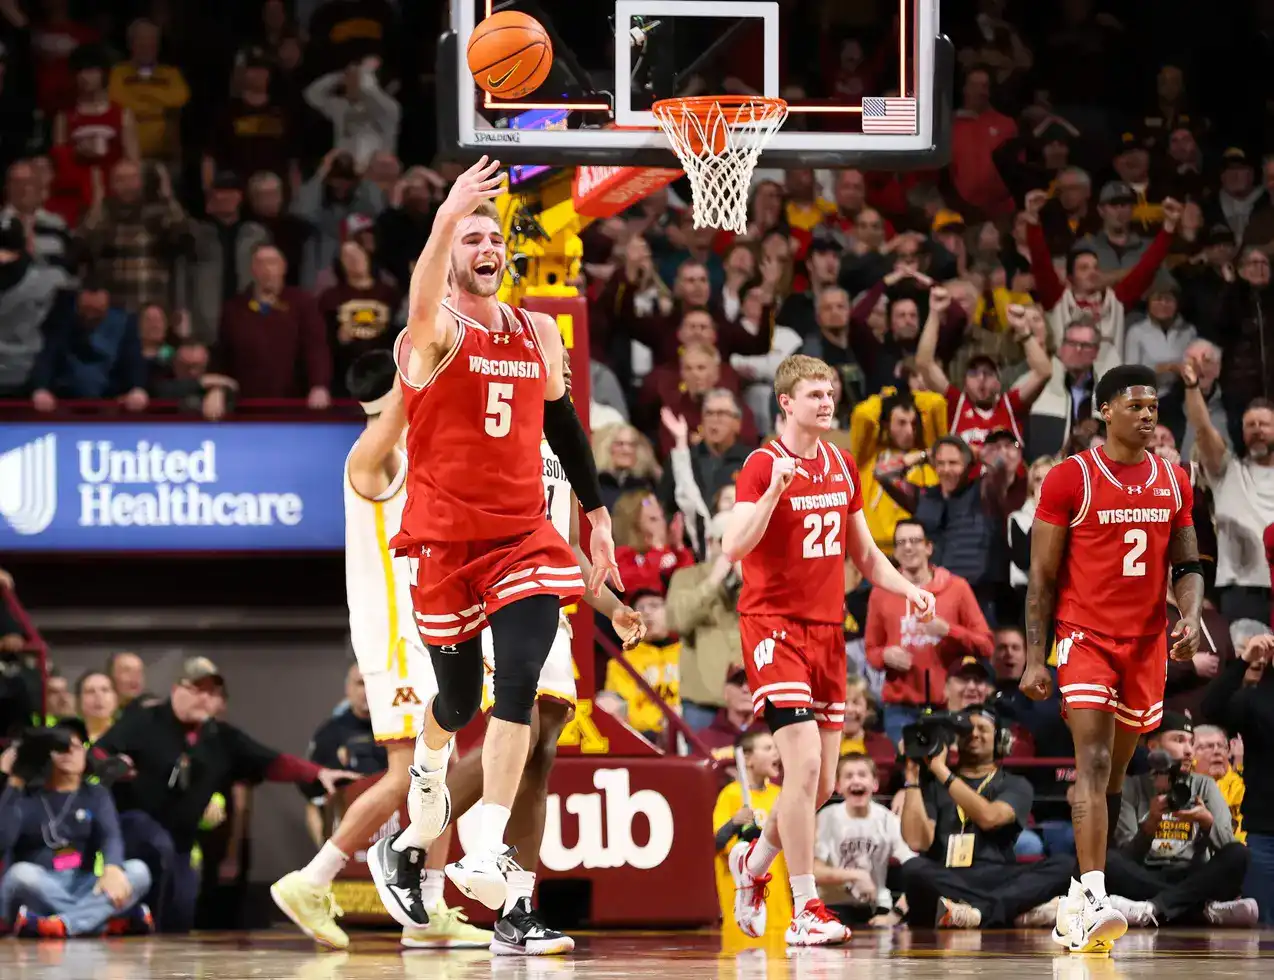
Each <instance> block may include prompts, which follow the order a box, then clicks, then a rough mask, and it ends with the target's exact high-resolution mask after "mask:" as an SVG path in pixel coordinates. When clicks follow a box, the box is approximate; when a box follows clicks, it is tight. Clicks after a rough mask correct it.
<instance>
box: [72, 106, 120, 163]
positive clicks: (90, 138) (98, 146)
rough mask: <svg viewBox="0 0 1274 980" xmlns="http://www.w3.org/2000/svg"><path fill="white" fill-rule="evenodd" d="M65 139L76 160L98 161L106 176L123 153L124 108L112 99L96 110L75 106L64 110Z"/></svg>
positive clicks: (82, 161) (84, 161)
mask: <svg viewBox="0 0 1274 980" xmlns="http://www.w3.org/2000/svg"><path fill="white" fill-rule="evenodd" d="M66 142H67V145H68V146H70V147H71V148H72V149H73V150H74V151H75V158H76V160H78V161H79V162H80V163H82V164H94V165H100V166H101V167H102V168H103V170H104V171H105V172H104V173H103V177H105V176H106V175H107V174H108V173H109V172H110V168H111V167H113V166H115V164H116V163H118V162H119V160H120V158H121V157H123V155H124V110H123V109H121V108H120V107H119V106H117V105H116V104H115V103H114V102H112V103H110V104H109V105H107V107H106V110H105V111H104V112H96V113H87V112H81V111H80V108H79V106H75V107H74V108H72V109H71V110H70V111H69V112H67V114H66Z"/></svg>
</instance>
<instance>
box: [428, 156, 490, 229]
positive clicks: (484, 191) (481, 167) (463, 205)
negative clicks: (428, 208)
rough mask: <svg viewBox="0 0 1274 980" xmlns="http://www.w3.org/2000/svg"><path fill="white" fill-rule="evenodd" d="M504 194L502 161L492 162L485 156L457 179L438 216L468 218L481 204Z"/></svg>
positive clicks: (439, 209)
mask: <svg viewBox="0 0 1274 980" xmlns="http://www.w3.org/2000/svg"><path fill="white" fill-rule="evenodd" d="M502 193H504V174H502V173H500V161H499V160H490V159H489V158H488V157H487V156H486V155H485V154H484V155H483V156H482V157H481V158H480V159H479V160H478V162H477V163H475V164H474V165H473V166H472V167H470V168H469V169H468V170H466V171H465V172H464V173H462V174H461V175H460V176H459V177H457V178H456V182H455V183H454V184H452V185H451V191H450V193H448V194H447V199H446V200H445V201H443V202H442V205H441V206H440V207H439V208H438V214H439V215H443V216H447V217H452V218H467V217H468V216H469V215H471V214H472V213H473V209H474V208H476V207H477V206H478V205H479V204H481V203H483V202H484V201H490V200H491V199H492V198H495V197H499V196H500V195H501V194H502Z"/></svg>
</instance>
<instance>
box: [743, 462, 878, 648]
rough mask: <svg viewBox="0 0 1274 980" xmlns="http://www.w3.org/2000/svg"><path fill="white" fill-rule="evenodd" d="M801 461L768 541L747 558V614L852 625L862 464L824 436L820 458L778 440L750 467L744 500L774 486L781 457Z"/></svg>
mask: <svg viewBox="0 0 1274 980" xmlns="http://www.w3.org/2000/svg"><path fill="white" fill-rule="evenodd" d="M781 457H788V458H790V459H795V460H796V474H795V476H793V477H792V482H791V483H789V484H788V486H787V489H786V490H784V491H783V496H782V497H781V498H780V499H779V502H778V505H777V506H776V507H775V508H774V514H773V516H771V518H770V523H769V526H767V527H766V529H765V534H763V535H762V536H761V540H760V542H759V543H758V544H757V546H756V547H755V548H753V549H752V551H751V552H749V553H748V555H747V557H745V558H744V559H743V590H742V591H741V593H740V594H739V612H740V613H742V614H744V615H757V616H786V617H789V618H791V619H798V620H807V621H810V622H816V623H842V622H844V620H845V553H846V541H847V539H848V532H849V522H850V520H851V519H852V518H853V515H854V514H856V513H858V512H859V511H860V510H862V509H863V496H862V490H861V489H860V484H859V480H858V467H857V466H855V465H854V461H853V459H852V458H850V457H849V456H848V455H847V454H845V453H842V452H841V451H840V450H839V449H837V448H836V447H835V446H833V445H830V444H829V443H827V442H825V441H823V440H822V439H820V440H819V441H818V446H817V449H816V452H815V456H814V458H813V459H802V458H798V457H797V456H795V454H793V453H792V451H791V450H789V449H788V448H787V447H786V446H784V445H783V443H782V441H781V440H779V439H774V440H771V441H770V442H768V443H766V444H765V445H764V446H762V447H761V448H760V449H758V450H756V451H755V452H754V453H752V454H751V455H750V456H749V457H748V458H747V459H746V460H745V461H744V463H743V469H742V470H740V471H739V479H738V481H737V484H736V490H737V495H736V499H737V500H738V501H739V502H745V503H756V501H758V500H760V499H761V496H762V495H763V494H764V493H765V491H766V490H767V489H768V488H769V486H770V475H771V473H772V471H773V467H774V462H775V460H777V459H779V458H781Z"/></svg>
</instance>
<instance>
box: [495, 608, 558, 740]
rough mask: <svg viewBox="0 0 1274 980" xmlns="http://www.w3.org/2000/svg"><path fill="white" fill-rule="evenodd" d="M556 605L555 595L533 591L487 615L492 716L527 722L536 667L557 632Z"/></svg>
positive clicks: (536, 679)
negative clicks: (492, 671)
mask: <svg viewBox="0 0 1274 980" xmlns="http://www.w3.org/2000/svg"><path fill="white" fill-rule="evenodd" d="M560 608H561V602H560V601H559V599H558V597H557V596H555V595H533V596H527V598H525V599H520V600H518V601H517V602H514V603H511V604H510V605H507V606H505V607H504V608H503V609H499V610H496V611H495V612H494V613H492V614H491V615H490V616H489V617H488V619H489V621H490V623H491V646H492V648H493V651H494V660H495V678H494V680H493V681H492V685H491V686H492V689H493V693H494V694H495V704H494V705H493V706H492V708H491V716H492V717H493V718H499V719H500V720H501V721H507V722H510V723H511V724H514V725H530V724H531V711H532V709H533V708H534V707H535V696H536V693H537V691H538V690H539V685H540V671H542V670H543V669H544V662H545V661H546V660H548V657H549V650H550V649H551V648H552V646H553V640H554V638H555V637H556V636H557V624H558V616H559V610H560Z"/></svg>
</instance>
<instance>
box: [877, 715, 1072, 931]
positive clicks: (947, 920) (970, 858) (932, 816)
mask: <svg viewBox="0 0 1274 980" xmlns="http://www.w3.org/2000/svg"><path fill="white" fill-rule="evenodd" d="M1006 733H1007V730H1006V729H1005V728H1003V727H1002V726H1001V725H1000V723H999V721H998V720H997V718H996V716H995V713H994V712H993V711H992V710H991V709H990V708H989V707H988V706H987V705H974V706H972V707H970V708H967V709H966V710H965V711H963V712H961V713H959V714H957V715H948V714H946V713H943V714H941V715H930V716H929V717H928V718H927V719H921V721H920V722H918V723H917V724H915V725H909V726H907V729H905V730H904V733H903V744H904V752H905V754H906V756H907V761H906V766H905V775H906V782H905V784H904V789H903V805H902V815H901V816H902V839H903V841H904V842H905V843H906V844H907V846H908V847H910V848H911V849H912V850H913V851H915V852H916V853H917V854H919V855H921V856H920V857H917V858H915V859H914V860H911V861H908V862H907V863H906V864H904V865H903V867H902V876H903V884H904V887H905V890H906V893H907V902H908V904H909V906H910V909H911V911H910V913H909V915H908V921H909V922H910V924H911V925H912V926H927V925H928V924H929V923H930V922H933V923H935V924H936V925H937V926H938V927H939V928H959V929H976V928H979V927H982V926H994V927H1008V926H1012V925H1014V923H1015V920H1019V917H1022V918H1021V920H1020V922H1019V924H1022V925H1035V924H1041V925H1042V924H1044V922H1046V921H1048V922H1051V921H1052V920H1051V918H1050V917H1049V916H1048V915H1045V914H1044V913H1045V911H1046V910H1047V906H1046V904H1045V903H1048V902H1049V901H1050V900H1052V899H1054V898H1056V897H1057V896H1059V895H1062V894H1064V893H1065V892H1066V889H1067V888H1068V887H1069V884H1070V875H1071V872H1072V870H1073V869H1074V866H1075V859H1074V858H1073V857H1070V856H1062V855H1057V856H1053V857H1048V858H1045V859H1044V860H1042V861H1037V862H1035V863H1033V864H1017V863H1016V856H1015V854H1014V850H1013V848H1014V844H1015V843H1016V841H1017V837H1018V834H1019V833H1021V831H1022V829H1023V828H1024V827H1025V826H1026V822H1027V819H1028V818H1029V817H1030V813H1031V803H1032V801H1033V799H1034V791H1033V790H1032V789H1031V784H1030V783H1028V782H1027V781H1026V780H1025V779H1023V778H1022V777H1021V776H1015V775H1011V774H1009V773H1007V772H1005V771H1004V770H1003V769H1001V768H1000V767H999V765H997V762H998V760H999V759H1000V758H1001V757H1002V756H1003V755H1004V754H1006V753H1007V751H1008V749H1009V746H1008V745H1007V744H1006V743H1007V741H1008V738H1007V734H1006ZM953 736H954V737H955V739H956V744H957V747H958V749H959V753H960V758H959V762H958V763H957V765H956V768H955V771H954V772H953V771H951V770H950V769H948V768H947V761H946V760H947V749H948V747H949V745H950V742H951V740H952V738H953ZM1041 906H1044V909H1041V908H1040V907H1041ZM1028 912H1029V913H1032V915H1031V916H1030V917H1026V916H1025V913H1028ZM1036 912H1038V913H1039V914H1038V915H1036V914H1035V913H1036Z"/></svg>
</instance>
